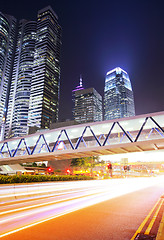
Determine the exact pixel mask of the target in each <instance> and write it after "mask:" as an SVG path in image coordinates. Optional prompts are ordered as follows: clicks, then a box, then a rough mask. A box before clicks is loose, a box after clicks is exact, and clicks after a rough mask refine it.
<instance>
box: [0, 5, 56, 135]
mask: <svg viewBox="0 0 164 240" xmlns="http://www.w3.org/2000/svg"><path fill="white" fill-rule="evenodd" d="M0 17H1V18H0V30H1V31H0V40H1V41H0V50H1V51H0V74H1V75H0V83H1V89H0V121H2V119H4V120H3V121H4V123H5V119H6V123H5V124H4V125H5V138H11V137H20V136H24V135H26V134H28V130H29V127H34V126H35V127H38V128H43V129H44V128H49V127H50V124H51V123H52V122H55V121H57V120H58V111H59V87H60V48H61V27H60V25H59V24H58V17H57V15H56V14H55V12H54V11H53V9H52V8H51V7H50V6H47V7H45V8H44V9H41V10H40V11H39V12H38V18H37V21H27V20H24V19H23V20H20V21H19V24H18V26H17V27H16V20H15V18H13V17H11V16H7V15H3V14H1V15H0ZM14 20H15V25H14ZM16 30H17V36H16V34H15V32H16ZM14 41H15V46H16V48H15V49H14ZM14 53H15V58H13V56H14V55H13V54H14ZM1 55H2V56H1ZM13 59H14V64H12V62H13ZM11 60H12V61H11ZM12 65H14V66H13V71H11V70H12V68H11V70H10V66H12ZM11 75H12V78H11V79H12V80H10V78H9V76H10V77H11ZM10 83H11V84H10ZM8 90H10V94H9V91H8ZM6 99H9V104H8V109H7V101H6ZM4 109H7V118H5V117H6V116H5V117H4ZM3 132H4V131H3Z"/></svg>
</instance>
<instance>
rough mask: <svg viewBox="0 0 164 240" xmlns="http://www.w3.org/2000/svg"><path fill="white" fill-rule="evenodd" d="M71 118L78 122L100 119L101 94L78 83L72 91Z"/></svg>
mask: <svg viewBox="0 0 164 240" xmlns="http://www.w3.org/2000/svg"><path fill="white" fill-rule="evenodd" d="M72 100H73V118H74V120H75V121H77V122H79V123H85V122H96V121H102V96H101V95H100V94H99V93H98V92H97V91H96V90H95V89H94V88H87V89H84V88H83V86H82V78H80V85H79V86H78V87H76V88H75V89H74V90H73V91H72Z"/></svg>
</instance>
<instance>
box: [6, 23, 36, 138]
mask: <svg viewBox="0 0 164 240" xmlns="http://www.w3.org/2000/svg"><path fill="white" fill-rule="evenodd" d="M35 40H36V22H33V21H27V20H21V21H20V22H19V26H18V36H17V45H16V53H15V59H14V67H13V74H12V82H11V88H10V96H9V106H8V111H7V119H6V126H5V137H18V136H23V135H26V134H27V133H28V128H27V119H28V110H29V99H30V90H31V80H32V70H33V59H34V47H35Z"/></svg>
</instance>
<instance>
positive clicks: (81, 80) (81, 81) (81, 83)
mask: <svg viewBox="0 0 164 240" xmlns="http://www.w3.org/2000/svg"><path fill="white" fill-rule="evenodd" d="M82 86H83V79H82V76H81V74H80V87H82Z"/></svg>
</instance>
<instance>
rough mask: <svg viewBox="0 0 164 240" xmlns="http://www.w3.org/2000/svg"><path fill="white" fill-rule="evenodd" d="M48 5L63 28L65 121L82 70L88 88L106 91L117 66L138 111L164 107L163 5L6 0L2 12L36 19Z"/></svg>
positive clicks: (62, 110)
mask: <svg viewBox="0 0 164 240" xmlns="http://www.w3.org/2000/svg"><path fill="white" fill-rule="evenodd" d="M14 5H15V6H16V7H14ZM47 5H51V7H52V8H53V10H54V11H55V12H56V14H57V15H58V17H59V24H60V25H61V26H62V29H63V36H62V42H63V44H62V58H61V88H60V89H61V91H60V115H59V116H60V120H62V119H66V118H71V117H72V113H71V112H72V111H71V110H72V99H71V92H72V89H74V88H75V87H76V86H77V84H78V81H79V75H80V74H82V76H83V79H84V83H86V84H85V86H84V87H85V88H89V87H94V88H95V89H96V90H97V91H98V92H100V94H101V95H103V88H104V83H105V75H106V73H107V72H108V71H109V70H111V69H113V68H115V67H117V66H120V67H121V68H123V69H125V70H126V71H127V72H128V73H129V76H130V79H131V83H132V88H133V91H134V101H135V108H136V115H138V114H144V113H145V114H146V113H149V112H156V111H162V110H163V96H162V86H163V80H162V72H163V70H162V66H163V65H164V60H163V52H164V46H163V45H164V44H163V39H164V31H163V30H162V23H163V21H164V17H163V14H162V7H163V3H158V5H157V3H154V2H153V1H145V2H144V3H142V4H140V3H138V2H136V3H135V2H133V3H132V2H131V1H125V2H124V3H122V2H121V1H118V2H117V3H109V2H107V1H104V3H103V4H99V3H95V4H93V1H91V2H90V3H89V4H87V5H86V2H85V1H83V2H82V1H79V2H78V3H77V2H75V1H71V2H70V3H69V4H68V3H67V2H65V1H56V2H55V3H54V2H53V1H48V2H47V1H41V2H39V3H33V2H32V1H29V2H28V5H25V6H22V4H20V1H16V2H12V1H7V2H5V1H3V4H2V7H1V9H0V11H1V12H3V13H6V14H10V15H13V16H14V17H16V18H18V19H21V18H26V19H28V20H35V18H36V16H35V14H36V12H37V10H38V9H41V8H44V7H45V6H47ZM31 6H33V7H32V8H31ZM115 13H117V14H115ZM83 16H85V17H83ZM143 103H144V104H143Z"/></svg>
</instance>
